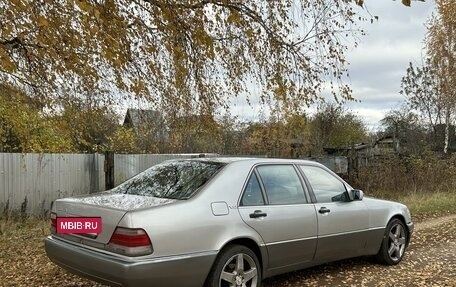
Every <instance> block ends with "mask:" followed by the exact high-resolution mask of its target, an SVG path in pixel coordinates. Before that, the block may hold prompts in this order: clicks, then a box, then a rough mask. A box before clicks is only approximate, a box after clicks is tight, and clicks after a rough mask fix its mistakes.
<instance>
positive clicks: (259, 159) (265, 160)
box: [185, 157, 320, 165]
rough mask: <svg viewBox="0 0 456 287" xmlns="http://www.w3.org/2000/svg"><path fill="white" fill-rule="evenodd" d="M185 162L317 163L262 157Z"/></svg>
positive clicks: (217, 158)
mask: <svg viewBox="0 0 456 287" xmlns="http://www.w3.org/2000/svg"><path fill="white" fill-rule="evenodd" d="M185 160H195V161H206V162H221V163H227V164H228V163H233V162H249V163H251V164H258V163H307V164H316V165H320V164H319V163H317V162H315V161H311V160H304V159H285V158H262V157H203V158H191V159H185Z"/></svg>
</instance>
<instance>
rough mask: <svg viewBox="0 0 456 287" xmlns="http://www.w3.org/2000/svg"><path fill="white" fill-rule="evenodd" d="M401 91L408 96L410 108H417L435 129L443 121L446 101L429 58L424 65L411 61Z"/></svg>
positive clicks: (403, 78)
mask: <svg viewBox="0 0 456 287" xmlns="http://www.w3.org/2000/svg"><path fill="white" fill-rule="evenodd" d="M400 93H401V94H403V95H404V96H405V97H406V98H407V103H408V105H409V106H410V108H411V109H414V110H417V111H418V112H419V113H420V114H421V116H422V118H423V119H424V121H425V122H426V123H427V124H429V125H430V127H431V128H432V129H434V131H435V127H436V126H437V125H438V124H442V123H443V118H444V116H443V112H444V101H443V97H442V93H441V92H440V89H439V78H438V74H437V70H436V69H435V68H434V67H433V65H432V64H431V62H430V59H429V58H428V59H426V60H425V61H424V63H423V65H422V66H414V65H413V64H412V63H410V65H409V67H408V68H407V71H406V75H405V76H404V77H402V81H401V91H400Z"/></svg>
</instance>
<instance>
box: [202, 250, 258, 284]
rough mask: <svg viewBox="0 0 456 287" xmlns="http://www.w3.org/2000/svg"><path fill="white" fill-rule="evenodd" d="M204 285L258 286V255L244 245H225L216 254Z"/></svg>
mask: <svg viewBox="0 0 456 287" xmlns="http://www.w3.org/2000/svg"><path fill="white" fill-rule="evenodd" d="M243 284H245V285H243ZM204 286H205V287H228V286H236V287H238V286H239V287H243V286H245V287H260V286H261V265H260V262H259V261H258V257H257V256H256V255H255V253H254V252H253V251H252V250H250V249H249V248H247V247H245V246H242V245H229V246H227V247H226V248H224V249H223V250H222V251H221V252H220V254H219V255H218V256H217V259H216V260H215V262H214V265H213V266H212V269H211V271H210V273H209V276H208V278H207V280H206V283H205V285H204Z"/></svg>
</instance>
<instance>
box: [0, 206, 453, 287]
mask: <svg viewBox="0 0 456 287" xmlns="http://www.w3.org/2000/svg"><path fill="white" fill-rule="evenodd" d="M10 228H11V229H14V231H12V232H8V233H7V234H1V233H0V266H2V268H0V287H29V286H37V287H44V286H46V287H95V286H96V287H103V286H104V285H101V284H95V283H94V282H92V281H88V280H86V279H82V278H80V277H77V276H74V275H71V274H69V273H67V272H65V271H64V270H63V269H61V268H59V267H57V266H56V265H54V264H52V263H51V262H50V261H49V259H48V258H47V257H46V255H45V254H44V246H43V238H44V237H45V236H46V234H47V233H48V230H49V229H48V223H47V222H26V223H20V224H19V223H18V224H17V226H16V227H10ZM262 286H263V287H307V286H318V287H322V286H331V287H332V286H334V287H342V286H344V287H345V286H356V287H358V286H361V287H364V286H366V287H377V286H380V287H389V286H391V287H393V286H394V287H409V286H435V287H437V286H438V287H447V286H448V287H456V215H449V216H445V217H440V218H436V219H429V220H426V221H423V222H420V223H417V224H416V226H415V233H414V234H413V237H412V241H411V244H410V246H409V248H408V249H407V252H406V255H405V258H404V260H403V261H402V262H401V263H400V264H399V265H396V266H383V265H379V264H376V263H374V262H373V261H372V260H371V259H370V258H365V257H364V258H356V259H350V260H344V261H340V262H334V263H330V264H325V265H322V266H317V267H314V268H310V269H305V270H301V271H298V272H293V273H288V274H284V275H281V276H276V277H273V278H269V279H267V280H265V281H264V283H263V285H262Z"/></svg>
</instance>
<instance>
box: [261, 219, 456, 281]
mask: <svg viewBox="0 0 456 287" xmlns="http://www.w3.org/2000/svg"><path fill="white" fill-rule="evenodd" d="M285 286H287V287H288V286H289V287H304V286H319V287H320V286H340V287H342V286H367V287H376V286H385V287H386V286H388V287H389V286H391V287H393V286H394V287H398V286H400V287H402V286H403V287H408V286H435V287H437V286H438V287H446V286H448V287H456V215H449V216H445V217H440V218H436V219H429V220H426V221H423V222H420V223H418V224H416V226H415V233H414V235H413V238H412V242H411V244H410V246H409V248H408V250H407V252H406V256H405V258H404V260H403V261H402V262H401V263H400V264H399V265H396V266H383V265H379V264H376V263H375V262H373V261H372V260H371V259H370V258H356V259H350V260H344V261H340V262H334V263H330V264H326V265H323V266H317V267H314V268H310V269H306V270H302V271H298V272H294V273H289V274H285V275H281V276H278V277H274V278H270V279H267V280H266V281H265V282H264V284H263V287H285Z"/></svg>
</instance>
